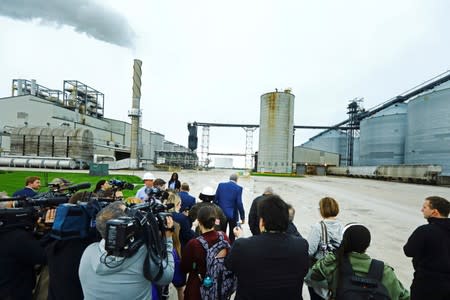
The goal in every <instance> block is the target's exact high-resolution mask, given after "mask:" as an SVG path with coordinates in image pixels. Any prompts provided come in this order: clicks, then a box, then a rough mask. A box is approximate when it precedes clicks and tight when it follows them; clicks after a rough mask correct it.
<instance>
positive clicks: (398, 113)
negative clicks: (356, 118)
mask: <svg viewBox="0 0 450 300" xmlns="http://www.w3.org/2000/svg"><path fill="white" fill-rule="evenodd" d="M407 111H408V105H407V104H406V103H397V104H395V105H393V106H390V107H388V108H386V109H384V110H382V111H380V112H378V113H376V114H374V115H373V116H371V117H369V118H366V119H364V120H362V121H361V124H360V153H359V157H360V161H359V164H360V165H361V166H377V165H399V164H403V163H404V153H405V136H406V130H407Z"/></svg>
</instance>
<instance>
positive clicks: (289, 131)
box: [257, 90, 295, 173]
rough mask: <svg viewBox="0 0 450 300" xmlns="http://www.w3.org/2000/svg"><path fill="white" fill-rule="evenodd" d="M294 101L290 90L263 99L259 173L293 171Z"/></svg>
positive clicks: (270, 94) (264, 96)
mask: <svg viewBox="0 0 450 300" xmlns="http://www.w3.org/2000/svg"><path fill="white" fill-rule="evenodd" d="M294 99H295V96H294V95H293V94H291V93H290V90H285V91H284V92H271V93H266V94H264V95H262V96H261V108H260V123H259V151H258V166H257V170H258V171H259V172H273V173H290V172H292V150H293V134H294Z"/></svg>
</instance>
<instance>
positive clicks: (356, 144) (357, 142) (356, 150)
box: [353, 136, 360, 166]
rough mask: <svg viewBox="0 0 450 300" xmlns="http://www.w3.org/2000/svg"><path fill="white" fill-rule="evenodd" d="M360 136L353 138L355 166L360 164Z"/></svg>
mask: <svg viewBox="0 0 450 300" xmlns="http://www.w3.org/2000/svg"><path fill="white" fill-rule="evenodd" d="M359 139H360V137H359V136H358V137H355V139H354V140H353V166H359V165H360V163H359V149H360V140H359Z"/></svg>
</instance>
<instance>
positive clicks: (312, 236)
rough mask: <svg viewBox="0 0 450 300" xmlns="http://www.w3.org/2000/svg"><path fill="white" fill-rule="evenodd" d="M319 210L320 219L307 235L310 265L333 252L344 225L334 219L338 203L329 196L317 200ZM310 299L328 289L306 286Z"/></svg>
mask: <svg viewBox="0 0 450 300" xmlns="http://www.w3.org/2000/svg"><path fill="white" fill-rule="evenodd" d="M319 211H320V215H321V216H322V220H321V221H320V222H319V223H316V224H314V225H313V226H311V231H310V232H309V235H308V244H309V248H308V254H309V259H310V266H312V265H313V264H314V263H315V262H316V261H318V260H319V259H321V258H323V257H325V256H326V255H327V254H328V253H329V252H334V251H335V250H336V249H337V248H338V247H339V245H340V243H341V238H342V229H343V228H344V226H343V225H342V223H341V222H340V221H338V220H336V217H337V215H338V214H339V204H338V202H337V201H336V200H335V199H334V198H331V197H324V198H322V199H320V201H319ZM308 291H309V295H310V297H311V300H320V299H324V298H325V297H326V294H327V292H328V290H323V289H318V288H316V289H314V288H313V287H308Z"/></svg>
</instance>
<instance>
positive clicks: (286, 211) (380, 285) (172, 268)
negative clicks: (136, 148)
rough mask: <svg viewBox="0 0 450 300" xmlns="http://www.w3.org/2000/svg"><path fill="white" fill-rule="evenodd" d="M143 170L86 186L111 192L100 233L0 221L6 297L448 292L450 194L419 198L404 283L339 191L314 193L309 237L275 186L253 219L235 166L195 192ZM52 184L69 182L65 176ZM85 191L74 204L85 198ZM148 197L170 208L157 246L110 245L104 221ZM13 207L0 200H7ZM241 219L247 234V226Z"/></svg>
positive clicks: (30, 189)
mask: <svg viewBox="0 0 450 300" xmlns="http://www.w3.org/2000/svg"><path fill="white" fill-rule="evenodd" d="M142 180H143V186H142V188H140V189H139V190H137V192H136V195H135V196H134V197H130V198H127V199H123V195H122V194H116V192H117V191H114V193H111V185H110V184H109V182H108V181H107V180H100V181H98V183H97V184H96V186H95V188H94V190H93V191H92V193H91V194H90V195H91V196H92V195H94V196H97V197H100V198H107V197H110V198H112V200H116V201H111V203H110V204H108V205H106V206H105V207H104V208H103V209H101V210H100V211H99V212H98V213H97V215H96V216H95V220H93V221H94V224H95V228H96V233H97V234H94V235H90V236H88V237H77V238H71V239H55V238H52V236H51V235H44V236H43V237H41V238H40V239H39V240H38V239H37V238H36V236H35V235H33V232H32V228H33V224H30V222H29V221H28V220H22V221H21V222H19V223H17V224H16V225H15V226H12V225H10V224H9V223H6V226H4V225H2V224H0V245H2V247H0V299H7V300H11V299H32V298H33V292H34V298H33V299H52V300H53V299H168V290H169V286H170V285H173V287H174V289H175V290H176V297H177V299H179V300H182V299H185V300H200V299H229V297H230V296H231V294H234V297H235V298H234V299H237V300H239V299H262V300H264V299H288V300H289V299H302V293H303V284H304V283H306V285H307V287H308V292H309V294H310V298H311V299H312V300H315V299H355V295H357V294H358V293H359V294H363V293H366V294H368V293H369V294H370V296H371V297H373V299H401V300H403V299H412V300H419V299H436V300H440V299H442V300H443V299H450V219H449V218H448V215H449V212H450V203H449V201H448V200H446V199H444V198H442V197H438V196H430V197H427V198H426V199H425V200H424V203H423V207H422V213H423V216H424V218H425V219H426V220H427V222H428V224H426V225H422V226H420V227H418V228H417V229H416V230H415V231H414V232H413V233H412V235H411V236H410V237H409V239H408V241H407V242H406V244H405V246H404V248H403V250H404V253H405V255H406V256H408V257H412V263H413V267H414V279H413V283H412V285H411V288H410V290H408V289H407V288H405V287H404V286H403V285H402V283H401V282H400V280H399V279H398V278H397V276H396V274H395V272H394V270H393V268H392V267H390V266H389V265H388V264H387V263H385V262H382V261H379V260H377V259H374V258H371V257H370V256H369V255H367V253H366V250H367V249H368V247H369V245H370V243H371V234H370V231H369V229H368V228H367V227H366V226H364V225H363V224H358V223H350V224H343V223H341V222H340V221H339V218H338V214H339V203H338V201H336V199H334V198H332V197H324V198H322V199H320V200H319V203H318V204H319V211H320V215H321V217H322V220H320V221H319V222H317V223H316V224H313V225H312V226H311V230H310V232H309V234H308V236H307V238H304V237H303V236H302V235H301V233H299V232H298V230H297V228H296V226H295V224H294V218H295V209H294V207H293V206H292V205H290V204H289V203H286V202H285V201H284V200H283V199H282V198H281V197H280V195H277V194H276V193H275V192H274V190H273V189H272V188H271V187H266V188H265V189H264V192H263V193H262V194H261V195H259V196H258V197H256V198H255V199H254V200H253V202H252V205H251V208H250V211H249V214H248V218H247V219H246V217H245V211H244V206H243V200H242V192H243V188H242V187H241V186H240V185H239V184H238V180H239V178H238V175H237V174H231V175H230V177H229V180H228V181H225V182H222V183H220V184H219V185H218V186H217V188H215V189H214V188H213V187H209V186H205V187H204V188H203V189H202V190H201V193H200V194H199V195H198V199H197V197H195V196H194V195H191V194H190V186H189V184H188V183H187V182H182V181H180V180H179V176H178V174H177V173H173V174H172V176H171V177H170V179H169V180H168V182H167V186H166V181H165V180H163V179H162V178H156V177H155V176H154V175H153V174H152V173H150V172H147V173H145V174H144V175H143V177H142ZM54 184H55V185H58V187H61V186H63V185H68V184H69V182H68V181H66V180H64V179H61V178H58V179H55V180H54ZM40 185H41V183H40V178H39V177H28V178H26V180H25V187H24V188H22V189H20V190H18V191H17V192H15V193H14V195H13V196H14V197H34V196H36V195H37V194H38V192H39V189H40ZM81 193H82V192H81ZM81 193H76V194H74V195H72V197H71V198H70V200H69V203H73V204H74V205H76V204H77V203H79V201H83V197H84V196H85V193H84V194H81ZM0 196H1V197H6V196H7V195H6V194H4V193H3V194H1V195H0ZM144 203H157V204H160V205H163V207H165V208H166V212H164V213H163V214H162V218H163V219H164V220H163V221H162V222H163V224H164V226H163V228H158V233H157V237H158V239H160V240H161V245H159V244H158V243H156V244H155V245H148V244H151V243H149V242H148V238H147V240H146V239H143V240H144V242H142V243H141V244H137V246H135V244H133V247H130V248H132V249H126V250H127V251H126V252H125V253H127V254H125V255H123V256H115V255H111V254H110V252H109V249H108V246H107V243H110V241H108V238H110V235H108V230H109V229H108V226H107V225H108V224H109V223H110V222H109V223H108V221H111V220H121V219H122V220H128V219H129V218H130V208H131V209H132V208H133V206H134V205H138V204H144ZM13 206H14V202H11V201H10V202H8V201H3V202H0V209H11V208H12V207H13ZM127 218H128V219H127ZM139 220H142V219H139ZM246 220H248V225H249V228H250V231H251V234H252V236H250V237H244V235H245V234H244V230H243V229H242V227H241V225H242V224H244V223H245V222H246ZM150 224H151V222H150ZM140 230H142V231H143V229H140ZM145 241H146V242H145ZM219 244H220V248H219V246H218V245H219ZM125 248H126V247H125ZM128 250H129V252H128ZM214 251H216V252H214ZM155 253H156V254H155ZM217 270H220V275H217V274H219V273H218V272H217ZM224 272H225V273H224ZM36 274H38V275H39V276H38V277H39V280H38V284H36V281H37V280H36ZM223 274H227V276H228V277H224V276H223ZM220 276H221V277H220ZM219 277H220V278H219ZM358 284H359V285H358ZM383 297H384V298H383ZM371 299H372V298H371Z"/></svg>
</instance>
